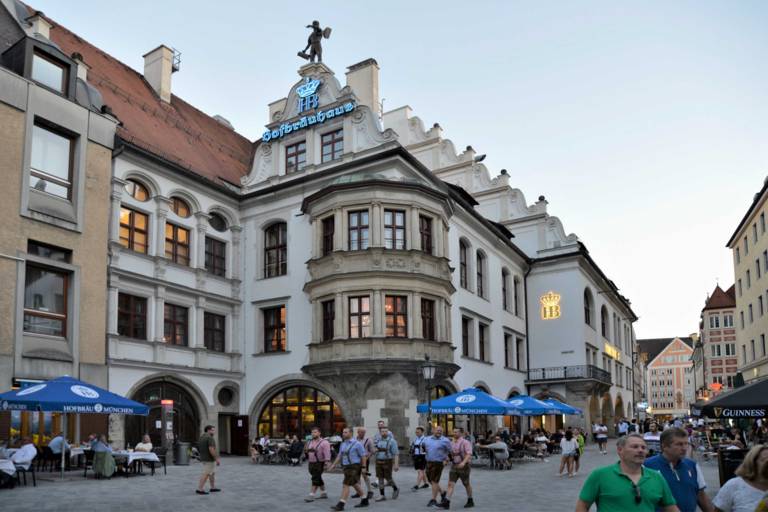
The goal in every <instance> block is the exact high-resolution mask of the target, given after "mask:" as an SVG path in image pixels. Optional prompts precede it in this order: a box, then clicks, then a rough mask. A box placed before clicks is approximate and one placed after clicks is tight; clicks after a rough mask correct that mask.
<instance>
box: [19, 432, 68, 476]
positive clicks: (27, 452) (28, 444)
mask: <svg viewBox="0 0 768 512" xmlns="http://www.w3.org/2000/svg"><path fill="white" fill-rule="evenodd" d="M59 453H61V452H59ZM35 457H37V448H35V445H34V444H33V443H32V439H31V438H29V437H25V438H23V439H22V440H21V448H19V449H18V450H16V452H15V453H14V454H13V455H12V456H11V462H13V463H14V464H16V465H17V466H18V467H20V468H22V469H25V470H27V469H29V466H30V464H32V460H33V459H34V458H35Z"/></svg>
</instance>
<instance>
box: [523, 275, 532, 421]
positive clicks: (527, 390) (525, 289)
mask: <svg viewBox="0 0 768 512" xmlns="http://www.w3.org/2000/svg"><path fill="white" fill-rule="evenodd" d="M531 270H533V264H530V265H529V266H528V270H526V271H525V275H524V276H523V301H524V304H525V376H526V379H525V380H528V371H529V370H530V369H531V351H530V348H529V347H530V342H529V336H530V334H529V332H528V275H529V274H530V273H531ZM525 394H526V395H530V394H531V388H530V385H529V384H526V385H525ZM529 422H530V419H529Z"/></svg>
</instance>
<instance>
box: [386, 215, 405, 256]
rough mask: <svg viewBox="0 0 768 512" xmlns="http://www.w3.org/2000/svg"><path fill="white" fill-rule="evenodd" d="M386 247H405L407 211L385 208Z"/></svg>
mask: <svg viewBox="0 0 768 512" xmlns="http://www.w3.org/2000/svg"><path fill="white" fill-rule="evenodd" d="M384 247H385V248H387V249H405V212H404V211H401V210H384Z"/></svg>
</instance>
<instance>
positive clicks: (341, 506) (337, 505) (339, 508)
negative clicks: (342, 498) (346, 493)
mask: <svg viewBox="0 0 768 512" xmlns="http://www.w3.org/2000/svg"><path fill="white" fill-rule="evenodd" d="M331 510H344V504H343V503H342V502H338V503H337V504H335V505H334V506H332V507H331Z"/></svg>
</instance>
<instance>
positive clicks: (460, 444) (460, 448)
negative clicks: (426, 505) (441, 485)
mask: <svg viewBox="0 0 768 512" xmlns="http://www.w3.org/2000/svg"><path fill="white" fill-rule="evenodd" d="M463 433H464V432H463V430H462V429H461V428H458V427H457V428H454V429H453V441H451V471H450V472H449V473H448V490H447V492H446V496H445V498H443V501H442V503H440V504H439V505H438V506H439V507H441V508H445V509H449V508H451V497H452V496H453V491H454V489H455V488H456V482H457V481H458V480H461V483H462V484H463V485H464V489H466V491H467V503H466V505H464V508H472V507H474V506H475V502H474V500H473V499H472V484H470V483H469V472H470V466H469V461H470V460H471V459H472V445H471V444H470V443H469V441H468V440H467V439H465V438H464V435H463Z"/></svg>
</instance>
